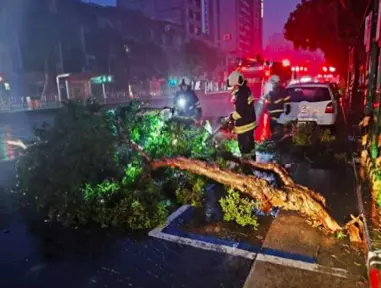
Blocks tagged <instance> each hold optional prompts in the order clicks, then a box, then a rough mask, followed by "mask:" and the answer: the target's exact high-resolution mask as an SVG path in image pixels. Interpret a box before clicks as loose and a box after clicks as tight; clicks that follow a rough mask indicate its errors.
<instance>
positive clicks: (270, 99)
mask: <svg viewBox="0 0 381 288" xmlns="http://www.w3.org/2000/svg"><path fill="white" fill-rule="evenodd" d="M269 82H270V84H271V85H272V90H271V91H269V93H268V95H267V96H266V102H267V103H268V106H267V107H268V109H267V112H268V113H269V114H270V119H271V121H270V127H271V131H272V132H274V129H275V128H276V127H277V126H278V119H279V117H280V115H281V114H282V113H283V112H285V105H287V104H288V103H290V96H289V95H287V91H286V89H285V88H284V87H283V86H282V84H281V83H280V78H279V77H278V76H277V75H273V76H271V77H270V79H269Z"/></svg>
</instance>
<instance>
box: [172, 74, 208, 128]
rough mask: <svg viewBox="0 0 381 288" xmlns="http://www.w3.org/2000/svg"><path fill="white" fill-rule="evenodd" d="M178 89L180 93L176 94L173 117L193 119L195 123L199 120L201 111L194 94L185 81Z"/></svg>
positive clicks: (198, 101)
mask: <svg viewBox="0 0 381 288" xmlns="http://www.w3.org/2000/svg"><path fill="white" fill-rule="evenodd" d="M179 87H180V91H178V92H176V94H175V99H174V105H173V106H174V109H175V115H176V116H177V117H184V118H193V119H195V120H197V121H199V120H201V117H202V109H201V105H200V100H199V99H198V97H197V95H196V93H195V92H194V91H193V90H192V89H191V87H190V85H188V84H187V83H185V79H183V80H182V81H181V83H180V85H179Z"/></svg>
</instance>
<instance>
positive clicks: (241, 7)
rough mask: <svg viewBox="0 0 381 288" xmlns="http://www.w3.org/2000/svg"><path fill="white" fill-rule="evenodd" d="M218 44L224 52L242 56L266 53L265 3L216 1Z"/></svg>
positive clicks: (232, 0)
mask: <svg viewBox="0 0 381 288" xmlns="http://www.w3.org/2000/svg"><path fill="white" fill-rule="evenodd" d="M215 1H217V3H216V4H215V6H216V10H217V12H216V14H217V18H218V19H217V20H215V22H216V24H217V25H218V26H217V27H216V28H215V29H216V30H217V31H216V33H215V34H216V35H217V36H216V38H217V39H216V40H215V41H216V42H218V43H219V47H220V48H221V50H222V51H224V52H226V53H228V54H232V55H236V56H239V57H255V56H256V55H257V54H261V53H262V50H263V48H262V46H263V40H262V36H263V35H262V30H263V28H262V26H263V0H215Z"/></svg>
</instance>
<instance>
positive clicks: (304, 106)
mask: <svg viewBox="0 0 381 288" xmlns="http://www.w3.org/2000/svg"><path fill="white" fill-rule="evenodd" d="M286 91H287V95H288V96H290V102H289V103H287V104H285V107H284V112H283V113H282V114H281V116H280V117H279V120H278V123H280V124H285V123H287V122H291V121H297V122H315V123H316V124H317V125H319V126H332V125H334V124H335V123H336V118H337V114H338V108H339V95H338V94H337V93H335V90H334V87H332V86H331V84H329V83H298V84H291V85H289V86H287V88H286Z"/></svg>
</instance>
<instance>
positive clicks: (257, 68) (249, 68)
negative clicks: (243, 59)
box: [241, 66, 263, 72]
mask: <svg viewBox="0 0 381 288" xmlns="http://www.w3.org/2000/svg"><path fill="white" fill-rule="evenodd" d="M262 70H263V67H262V66H250V67H242V68H241V71H245V72H255V71H262Z"/></svg>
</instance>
